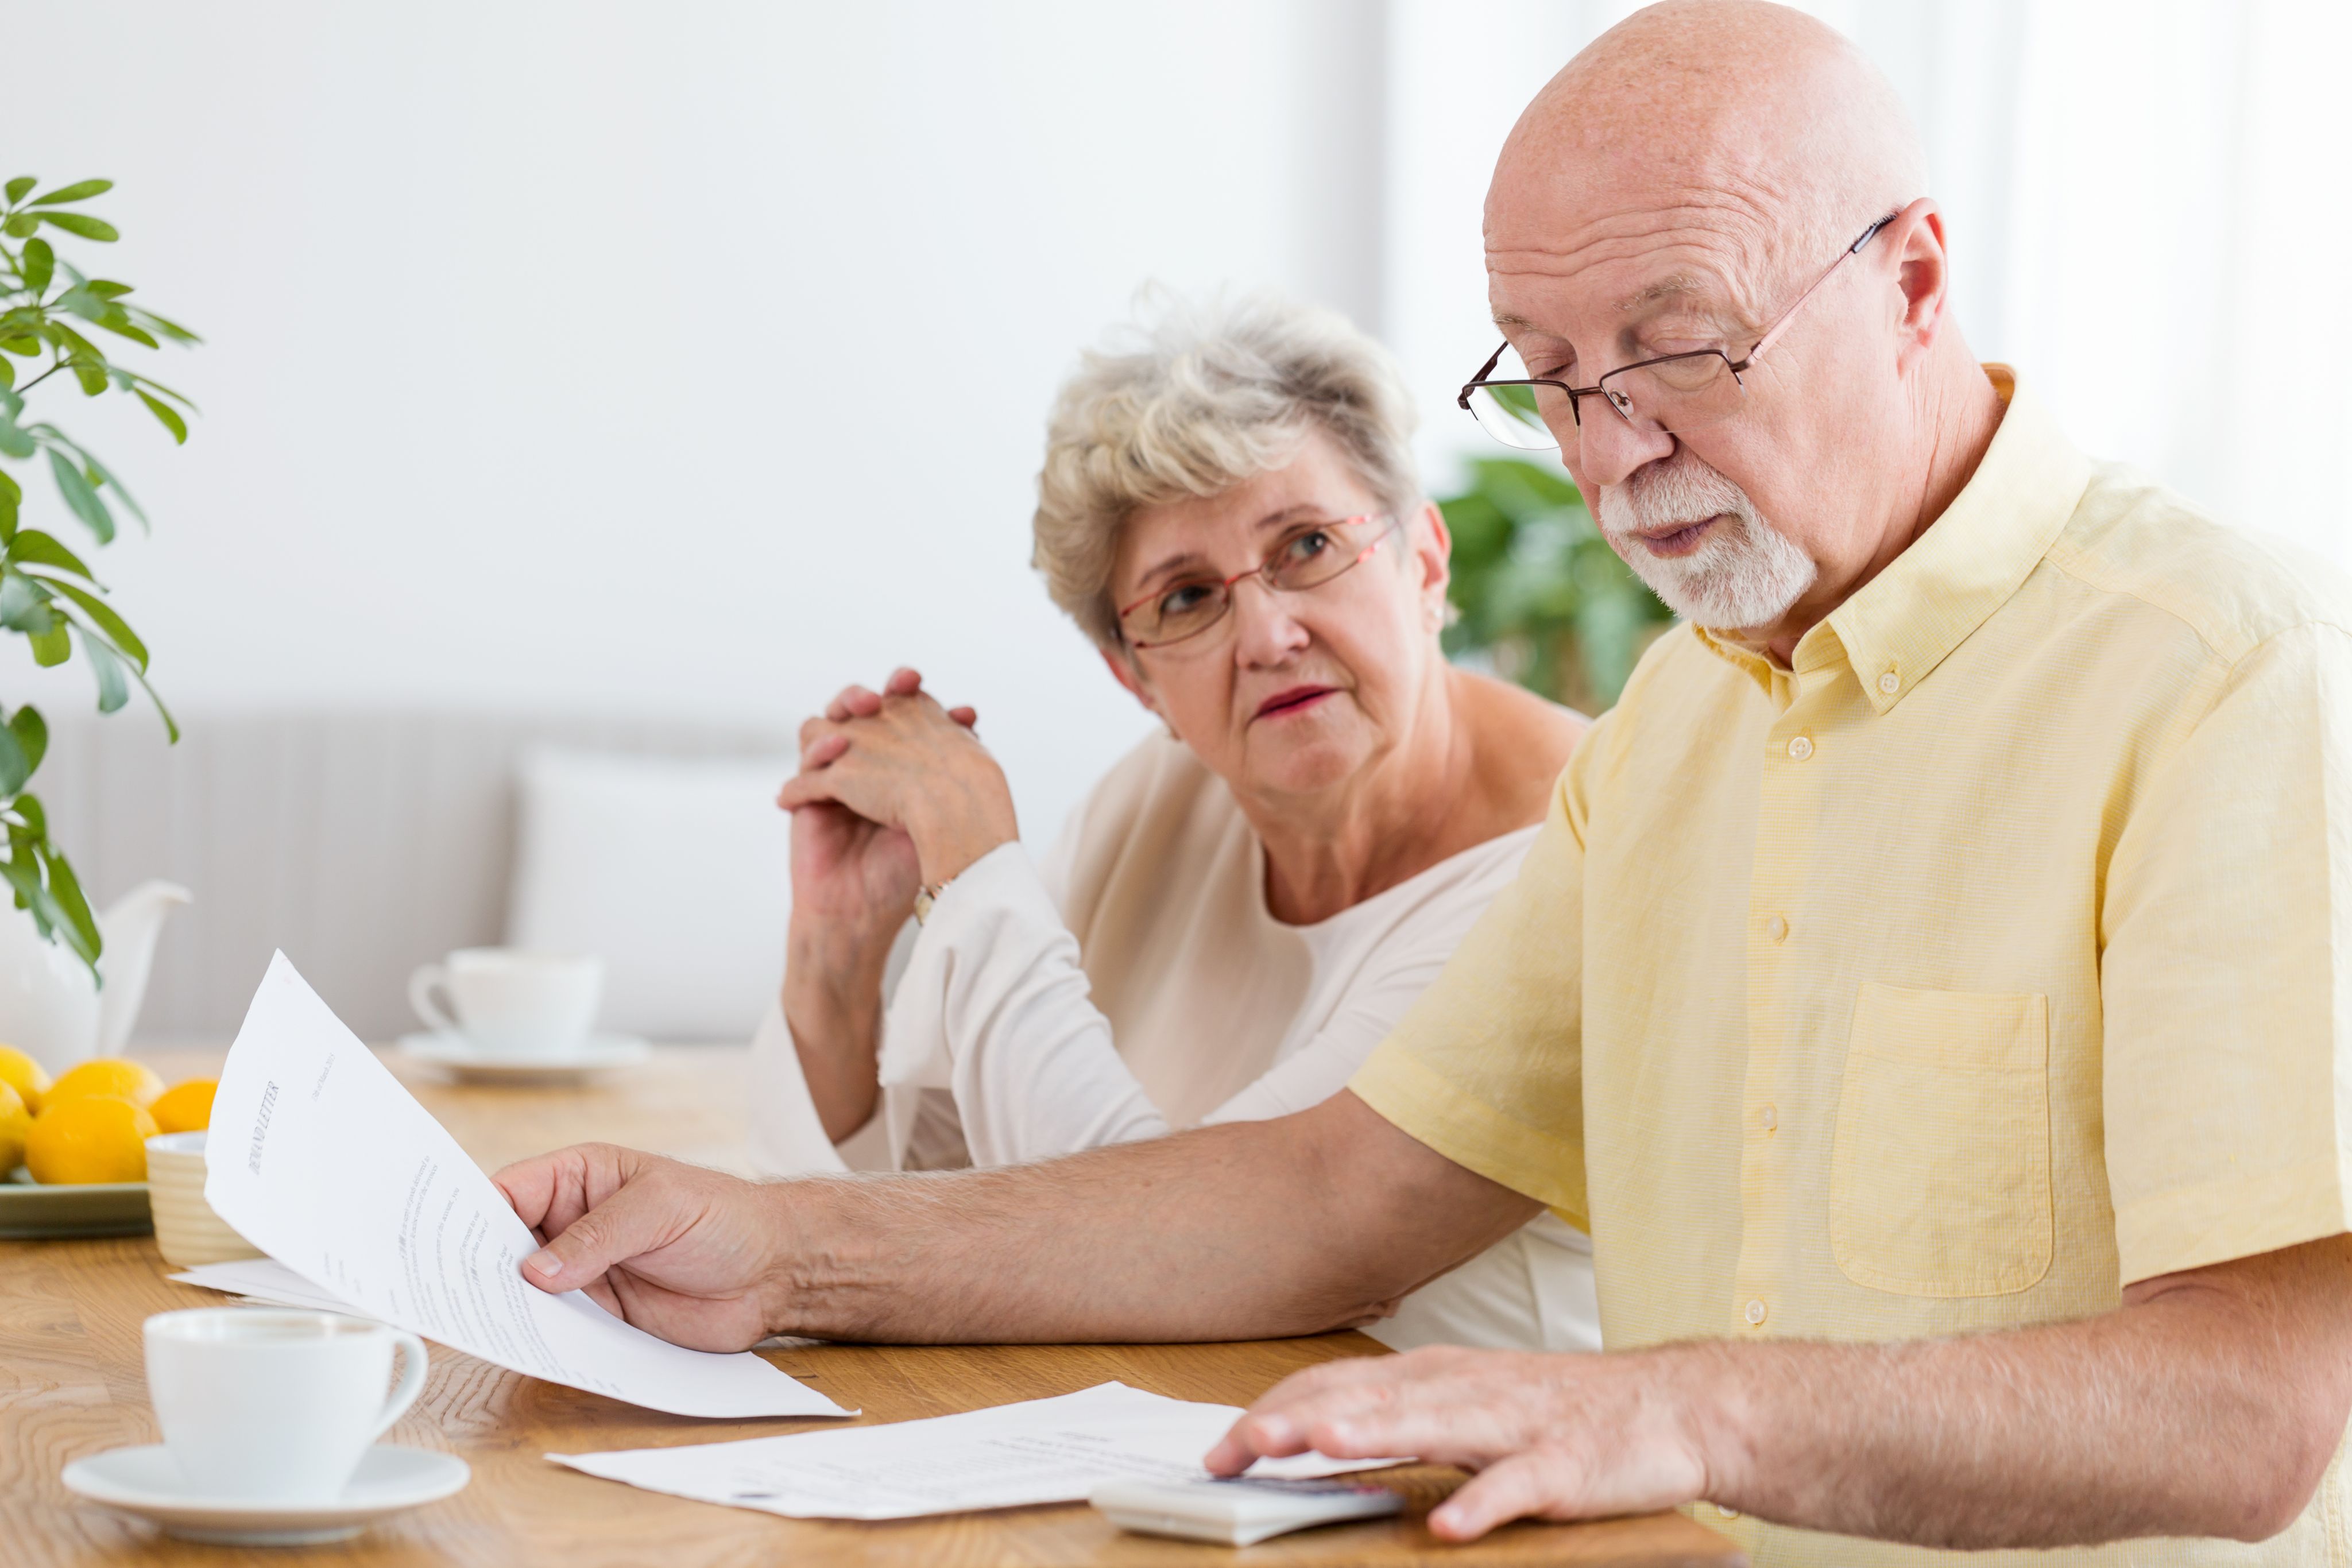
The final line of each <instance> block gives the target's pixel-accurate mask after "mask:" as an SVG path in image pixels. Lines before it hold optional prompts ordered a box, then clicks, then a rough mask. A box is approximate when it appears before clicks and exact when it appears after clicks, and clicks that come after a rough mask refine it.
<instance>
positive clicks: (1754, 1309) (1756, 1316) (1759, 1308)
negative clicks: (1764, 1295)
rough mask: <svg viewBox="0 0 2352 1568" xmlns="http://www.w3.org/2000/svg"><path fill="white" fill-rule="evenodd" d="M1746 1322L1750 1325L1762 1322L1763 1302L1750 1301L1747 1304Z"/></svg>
mask: <svg viewBox="0 0 2352 1568" xmlns="http://www.w3.org/2000/svg"><path fill="white" fill-rule="evenodd" d="M1763 1321H1764V1303H1763V1302H1761V1301H1750V1302H1748V1322H1750V1323H1760V1322H1763Z"/></svg>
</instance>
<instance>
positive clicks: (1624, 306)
mask: <svg viewBox="0 0 2352 1568" xmlns="http://www.w3.org/2000/svg"><path fill="white" fill-rule="evenodd" d="M1705 292H1706V280H1705V279H1703V278H1700V277H1697V276H1696V275H1694V274H1692V273H1687V272H1678V273H1675V275H1674V276H1673V277H1662V278H1660V279H1658V280H1657V281H1656V282H1655V283H1652V284H1649V285H1647V286H1646V287H1641V288H1637V289H1635V290H1634V291H1633V293H1631V294H1628V295H1627V296H1625V298H1622V299H1620V300H1619V301H1617V310H1618V313H1619V314H1620V315H1623V314H1626V313H1627V312H1630V311H1634V310H1639V309H1641V308H1643V306H1646V305H1655V304H1656V303H1657V302H1658V301H1659V300H1661V299H1679V298H1685V297H1687V296H1689V295H1693V294H1704V293H1705Z"/></svg>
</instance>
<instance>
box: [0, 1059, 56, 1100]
mask: <svg viewBox="0 0 2352 1568" xmlns="http://www.w3.org/2000/svg"><path fill="white" fill-rule="evenodd" d="M0 1083H5V1084H6V1085H7V1086H8V1087H9V1088H11V1089H14V1090H15V1091H16V1094H17V1097H18V1098H20V1099H22V1100H23V1101H24V1102H25V1109H26V1110H27V1111H30V1112H31V1113H33V1114H34V1115H36V1116H37V1115H39V1114H40V1113H41V1095H42V1092H44V1091H46V1090H47V1088H48V1086H49V1075H48V1072H47V1070H46V1069H44V1068H43V1067H42V1066H41V1064H40V1063H39V1062H37V1061H34V1060H33V1059H32V1058H31V1057H29V1056H26V1054H25V1053H24V1052H23V1051H18V1050H17V1049H16V1047H15V1046H13V1045H0Z"/></svg>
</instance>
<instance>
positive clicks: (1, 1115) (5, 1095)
mask: <svg viewBox="0 0 2352 1568" xmlns="http://www.w3.org/2000/svg"><path fill="white" fill-rule="evenodd" d="M32 1125H33V1115H32V1113H31V1112H29V1111H27V1110H26V1109H25V1100H24V1096H22V1095H21V1094H18V1093H17V1092H16V1089H15V1088H14V1087H13V1086H11V1085H9V1084H6V1083H0V1181H5V1180H6V1179H7V1177H8V1173H9V1172H10V1171H13V1170H15V1169H16V1167H17V1166H21V1165H23V1164H24V1163H25V1134H26V1133H27V1132H28V1131H30V1130H31V1128H32Z"/></svg>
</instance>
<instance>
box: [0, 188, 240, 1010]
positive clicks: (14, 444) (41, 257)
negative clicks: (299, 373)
mask: <svg viewBox="0 0 2352 1568" xmlns="http://www.w3.org/2000/svg"><path fill="white" fill-rule="evenodd" d="M38 183H39V182H38V181H37V180H35V179H34V178H33V176H31V175H30V174H24V175H19V176H18V177H17V178H16V179H13V180H11V181H9V182H8V183H7V184H6V185H5V187H0V458H9V459H13V460H15V461H16V462H20V463H30V462H34V461H36V460H38V459H41V458H44V457H45V458H47V467H48V470H49V475H50V476H51V478H52V479H53V480H55V482H56V484H57V487H58V497H60V498H61V499H62V500H63V501H64V502H65V505H66V509H67V510H68V511H69V512H71V513H72V514H73V515H74V517H77V518H79V520H80V522H81V525H82V526H83V527H84V528H88V529H89V532H90V534H91V536H92V537H93V538H96V539H97V541H98V542H99V543H100V545H106V544H110V543H112V542H113V539H114V536H115V522H114V508H115V507H121V509H122V510H124V511H126V512H128V513H130V514H131V517H135V518H137V519H138V520H139V525H140V527H142V528H145V527H146V526H147V514H146V513H145V512H143V511H142V510H140V508H139V503H138V502H137V501H135V500H133V499H132V498H131V492H130V491H129V490H127V489H125V488H124V487H123V485H122V481H121V480H120V479H118V478H116V477H115V476H114V474H113V473H112V471H111V470H110V469H109V468H108V467H107V466H106V465H105V464H103V463H100V461H99V460H98V459H97V458H96V457H94V456H92V455H90V453H89V450H88V449H87V448H85V447H83V446H81V445H80V444H78V443H76V442H75V441H73V440H72V439H71V438H70V437H68V435H67V434H65V433H64V432H63V431H61V430H59V429H58V427H57V426H56V425H54V424H51V423H47V421H45V420H44V421H35V422H32V423H26V420H25V417H24V415H25V407H26V402H25V400H26V394H27V393H30V392H33V391H34V389H36V388H37V387H38V386H40V384H41V383H42V382H47V381H48V380H50V379H51V378H53V377H56V376H59V375H64V376H66V377H68V378H69V379H70V380H71V382H73V383H74V384H76V385H78V386H79V387H80V389H81V391H82V394H83V395H84V396H86V397H97V396H100V394H101V393H104V392H129V393H130V394H131V395H132V396H134V397H136V398H138V400H139V401H140V402H142V403H144V404H145V405H146V406H147V410H148V412H149V413H152V414H153V415H154V416H155V418H156V419H157V420H158V421H159V422H160V423H162V424H163V428H164V429H166V430H168V431H170V432H171V433H172V439H173V441H174V442H184V441H186V440H187V439H188V424H187V420H186V418H185V417H184V415H183V413H182V412H181V411H182V410H183V409H184V410H187V411H188V412H190V413H193V412H194V409H195V405H194V403H192V402H189V401H188V400H187V399H186V398H184V397H183V396H182V395H181V394H179V393H178V392H173V390H172V389H171V388H169V387H167V386H165V385H163V383H162V382H156V381H152V380H150V379H149V378H147V377H145V376H143V375H141V374H139V373H137V372H136V371H131V370H127V369H125V368H124V367H122V366H121V365H118V364H115V363H114V362H113V361H110V360H109V359H108V358H107V357H106V354H105V353H104V351H102V350H100V349H99V347H98V346H97V345H96V344H95V343H92V342H91V341H90V340H89V339H88V338H85V337H84V336H82V330H81V329H82V328H84V327H88V328H92V329H98V330H100V331H104V332H108V333H110V334H112V335H113V336H115V337H118V338H121V339H125V340H129V341H131V342H133V343H138V344H140V345H142V346H143V347H145V348H149V349H153V348H158V347H160V346H161V345H162V343H163V342H164V341H166V340H168V341H171V342H175V343H194V342H195V341H197V339H196V336H195V334H194V333H193V332H190V331H189V330H188V329H186V328H184V327H182V326H180V325H178V324H177V323H176V322H173V321H169V320H166V319H164V318H163V317H161V316H158V315H156V314H155V313H154V312H153V311H152V310H145V309H142V308H139V307H138V306H135V305H127V304H125V303H123V300H124V297H125V296H127V295H129V294H130V293H131V286H130V285H129V284H127V283H116V282H113V281H111V280H110V279H108V278H103V277H84V276H83V275H82V274H81V273H79V272H78V271H76V270H75V269H74V268H73V267H72V266H70V265H69V264H68V263H67V262H66V261H64V260H62V259H61V258H59V256H58V254H57V252H56V250H55V249H54V248H53V247H52V246H50V244H49V242H48V240H47V238H45V237H43V236H42V235H41V233H40V231H41V230H42V229H44V228H47V229H54V230H56V231H58V233H59V234H65V235H74V236H75V237H76V238H79V239H84V240H89V241H91V242H93V243H95V244H99V245H106V244H110V243H112V241H113V240H114V239H115V238H116V237H117V235H116V234H115V229H114V225H111V224H110V223H107V222H106V221H105V220H104V219H102V218H96V217H92V216H90V215H89V214H88V213H81V212H73V211H70V210H68V209H70V208H72V207H74V206H76V205H78V204H80V203H83V202H86V201H89V199H90V198H91V197H93V196H97V195H101V194H103V193H106V192H108V191H110V190H111V189H113V188H114V182H113V181H111V180H77V181H75V182H74V183H72V184H69V185H61V186H58V188H57V189H55V190H51V191H47V192H44V193H41V194H40V195H34V194H33V190H34V187H35V186H36V185H37V184H38ZM12 355H13V356H15V358H14V359H12V358H11V357H10V356H12ZM18 360H23V361H30V363H28V364H25V365H19V364H17V363H16V361H18ZM20 377H21V378H24V379H22V380H21V381H20V379H19V378H20ZM174 405H177V406H174ZM24 498H25V492H24V488H23V486H20V485H19V484H18V483H17V482H16V479H15V477H13V476H11V475H10V474H9V473H8V472H7V470H6V469H5V468H0V630H5V631H7V632H16V634H18V635H19V636H22V637H23V638H24V639H25V640H26V643H29V644H30V646H31V649H32V653H33V662H34V663H35V664H42V665H49V664H64V663H65V662H66V661H67V660H68V659H70V658H71V657H72V656H73V652H74V648H75V646H76V645H77V644H79V647H80V649H81V652H82V657H83V659H84V661H85V662H87V663H88V664H89V669H90V674H91V675H92V676H93V677H95V679H96V680H97V683H98V706H99V711H100V713H112V712H114V711H115V710H116V709H117V708H120V707H121V706H122V705H123V704H124V703H126V702H128V701H130V700H131V682H132V681H136V682H138V683H139V685H140V687H141V688H142V690H144V691H145V692H146V693H147V695H148V697H149V698H150V700H152V702H153V703H154V704H155V711H156V712H157V713H158V714H161V715H162V716H163V727H164V729H165V730H166V731H167V732H168V733H169V734H170V736H171V737H172V739H173V740H174V741H177V740H178V739H179V738H180V729H179V726H178V725H177V724H175V723H173V719H172V715H171V711H170V710H169V709H167V708H166V707H164V706H163V699H162V698H161V697H158V696H156V695H155V689H154V687H152V686H151V685H148V684H147V645H146V644H145V643H142V642H141V641H140V640H139V636H138V633H136V632H133V631H131V627H130V625H129V624H128V623H127V622H124V620H123V619H122V617H121V615H119V614H117V613H115V611H114V608H113V607H112V606H111V605H110V604H109V603H107V601H106V588H105V586H104V585H103V584H102V583H100V581H99V580H98V579H97V578H96V577H94V576H92V575H91V573H90V570H89V567H88V566H87V565H86V564H84V562H83V561H82V559H81V558H80V557H79V556H78V555H76V554H75V553H74V552H73V551H72V550H70V549H67V548H66V546H65V545H64V543H63V542H62V541H60V540H59V539H58V538H57V537H56V536H55V535H54V534H49V533H45V532H43V531H42V530H40V529H38V528H23V527H20V526H19V523H18V509H19V507H20V506H21V504H22V502H23V501H24ZM0 718H5V722H0V827H5V829H6V831H7V832H6V837H7V846H6V852H5V858H0V878H5V880H6V881H7V883H8V885H9V886H10V888H11V889H13V890H14V892H15V894H16V907H17V908H19V909H22V910H26V911H27V912H28V913H29V914H30V915H32V918H33V925H34V926H35V927H36V928H37V930H38V931H39V932H40V934H41V936H43V937H44V938H45V939H47V940H51V941H59V942H63V943H64V944H65V945H66V946H67V947H68V948H70V949H71V950H72V951H73V952H74V953H75V954H76V955H77V956H79V957H80V959H81V961H82V962H83V963H85V964H87V965H89V967H90V972H91V973H92V975H96V974H97V972H98V955H99V951H100V946H101V943H100V937H99V931H98V922H97V921H96V920H95V919H94V918H92V916H91V915H90V912H89V900H88V899H86V898H85V897H83V896H82V891H81V883H79V881H78V880H77V879H76V878H75V876H74V873H73V867H72V865H71V864H70V863H69V862H68V861H67V859H66V857H65V853H64V852H63V851H61V850H60V849H58V846H57V844H56V843H55V842H54V841H52V840H51V839H50V837H49V829H48V818H47V814H46V813H44V812H43V810H41V802H40V800H39V799H38V797H37V796H35V795H33V794H31V793H30V792H29V791H28V790H27V789H26V786H27V785H28V784H29V783H30V782H31V781H32V778H33V774H34V772H35V771H36V770H37V768H39V767H40V765H41V757H42V754H43V753H44V752H45V751H47V749H48V737H49V731H48V726H47V723H46V722H45V721H44V720H43V719H42V717H41V715H40V712H39V710H38V709H37V708H35V707H34V706H32V705H30V704H29V703H28V704H26V705H23V706H19V707H17V708H16V710H15V711H13V712H10V711H8V710H7V709H6V707H5V704H0Z"/></svg>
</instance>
